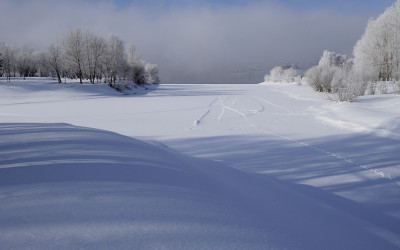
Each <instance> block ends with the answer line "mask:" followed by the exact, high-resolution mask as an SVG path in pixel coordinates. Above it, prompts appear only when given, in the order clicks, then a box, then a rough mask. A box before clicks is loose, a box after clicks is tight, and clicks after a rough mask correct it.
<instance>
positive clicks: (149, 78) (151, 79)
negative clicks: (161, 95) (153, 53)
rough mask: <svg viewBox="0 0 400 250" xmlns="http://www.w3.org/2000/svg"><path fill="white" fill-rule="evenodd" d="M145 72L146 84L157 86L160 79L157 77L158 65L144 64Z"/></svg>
mask: <svg viewBox="0 0 400 250" xmlns="http://www.w3.org/2000/svg"><path fill="white" fill-rule="evenodd" d="M145 70H146V72H147V73H146V83H148V84H159V83H160V77H159V76H158V72H159V69H158V65H157V64H152V63H146V65H145Z"/></svg>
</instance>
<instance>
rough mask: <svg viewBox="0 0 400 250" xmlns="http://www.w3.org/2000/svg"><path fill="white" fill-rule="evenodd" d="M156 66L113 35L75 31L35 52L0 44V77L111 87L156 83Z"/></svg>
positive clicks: (157, 77)
mask: <svg viewBox="0 0 400 250" xmlns="http://www.w3.org/2000/svg"><path fill="white" fill-rule="evenodd" d="M158 72H159V69H158V65H157V64H152V63H148V62H146V61H145V60H143V59H142V58H141V57H140V55H139V54H138V53H137V51H136V48H135V46H134V45H131V46H129V47H128V48H126V46H125V43H124V41H122V40H121V39H120V38H119V37H118V36H116V35H109V36H108V37H107V38H103V37H101V36H98V35H95V34H94V33H92V32H90V31H82V30H81V29H76V30H73V31H71V32H69V33H68V34H66V35H64V36H63V38H62V39H60V40H59V41H57V42H54V43H52V44H50V45H49V46H48V49H47V51H45V52H40V51H35V50H33V49H32V48H29V47H28V46H23V47H20V48H16V47H13V46H9V45H6V44H4V43H0V76H1V77H6V78H7V79H8V81H10V80H11V77H16V76H20V77H24V78H25V77H33V76H40V77H54V78H57V81H58V83H62V79H63V78H65V79H66V78H71V79H72V78H73V79H79V82H80V83H83V81H84V80H88V81H90V82H91V83H93V84H94V83H101V82H104V83H108V84H109V85H110V86H112V87H118V86H119V85H121V84H127V83H129V82H131V81H133V82H134V83H135V84H138V85H144V84H158V83H159V82H160V79H159V76H158Z"/></svg>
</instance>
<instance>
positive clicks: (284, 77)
mask: <svg viewBox="0 0 400 250" xmlns="http://www.w3.org/2000/svg"><path fill="white" fill-rule="evenodd" d="M296 77H297V70H296V69H295V68H293V67H287V68H284V67H281V66H277V67H274V68H273V69H271V71H270V73H269V74H267V75H265V76H264V80H265V81H266V82H287V83H291V82H294V81H295V78H296Z"/></svg>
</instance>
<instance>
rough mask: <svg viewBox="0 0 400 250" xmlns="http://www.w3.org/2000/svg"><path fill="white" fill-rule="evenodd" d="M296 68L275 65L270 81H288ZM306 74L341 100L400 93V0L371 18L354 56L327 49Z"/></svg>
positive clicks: (313, 83) (320, 88)
mask: <svg viewBox="0 0 400 250" xmlns="http://www.w3.org/2000/svg"><path fill="white" fill-rule="evenodd" d="M293 74H294V71H293V70H292V69H283V68H282V67H275V68H274V69H272V70H271V73H270V74H269V75H266V77H265V80H266V81H288V80H286V79H287V78H288V76H289V79H292V78H293V76H294V75H293ZM305 77H306V79H307V81H308V83H309V84H310V86H311V87H313V88H314V90H315V91H318V92H325V93H329V94H332V95H331V96H334V97H335V100H338V101H355V100H356V99H357V97H359V96H362V95H365V94H375V93H376V92H377V91H379V92H380V93H383V94H385V93H387V92H388V89H389V88H392V89H393V91H394V92H395V93H398V94H400V82H399V81H400V0H397V1H396V2H395V3H394V4H393V5H392V6H391V7H389V8H387V9H386V10H385V12H384V13H383V14H381V15H380V16H379V17H377V18H375V19H371V20H370V21H369V22H368V25H367V27H366V29H365V33H364V34H363V36H362V37H361V39H360V40H359V41H358V42H357V44H356V45H355V47H354V50H353V58H350V59H348V58H347V56H345V55H341V54H338V53H335V52H330V51H324V52H323V55H322V57H321V59H320V61H319V63H318V65H316V66H314V67H312V68H310V69H309V70H308V71H307V72H306V74H305Z"/></svg>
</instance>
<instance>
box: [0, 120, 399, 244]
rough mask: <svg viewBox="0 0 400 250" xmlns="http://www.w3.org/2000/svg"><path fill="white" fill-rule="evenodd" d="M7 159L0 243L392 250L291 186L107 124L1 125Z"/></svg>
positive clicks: (1, 172) (1, 163)
mask: <svg viewBox="0 0 400 250" xmlns="http://www.w3.org/2000/svg"><path fill="white" fill-rule="evenodd" d="M0 156H1V157H0V248H1V249H23V248H30V249H71V248H89V249H98V248H103V249H115V248H136V249H138V248H139V249H140V248H151V249H155V248H162V249H190V248H196V249H199V248H207V249H395V248H396V246H394V245H391V244H390V243H388V241H387V240H384V239H383V238H380V237H378V235H379V232H380V233H382V231H380V229H379V228H376V227H375V226H372V225H370V224H368V223H366V222H363V221H360V220H359V219H357V218H355V217H353V216H351V215H349V214H346V213H343V212H341V211H338V210H336V209H334V208H332V207H330V206H329V205H327V204H325V203H321V202H320V201H317V200H314V199H312V198H310V197H306V196H304V195H302V194H301V193H300V192H296V191H295V190H296V188H295V187H294V188H293V185H294V184H290V185H292V188H288V184H287V183H284V182H283V181H282V180H276V179H272V178H269V177H267V176H265V175H257V174H249V173H244V172H242V171H239V170H236V169H234V168H232V167H231V166H226V165H223V164H221V163H216V162H213V161H208V160H205V159H197V158H192V157H188V156H184V155H182V154H179V153H177V152H174V151H172V150H170V149H168V148H167V147H165V146H163V145H162V144H157V143H154V144H149V143H146V142H142V141H139V140H135V139H132V138H130V137H126V136H122V135H119V134H116V133H112V132H108V131H104V130H96V129H91V128H85V127H77V126H73V125H69V124H62V123H47V124H45V123H3V124H1V125H0ZM298 188H303V189H304V186H302V185H298ZM307 188H308V189H312V187H307ZM310 192H311V191H310Z"/></svg>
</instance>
